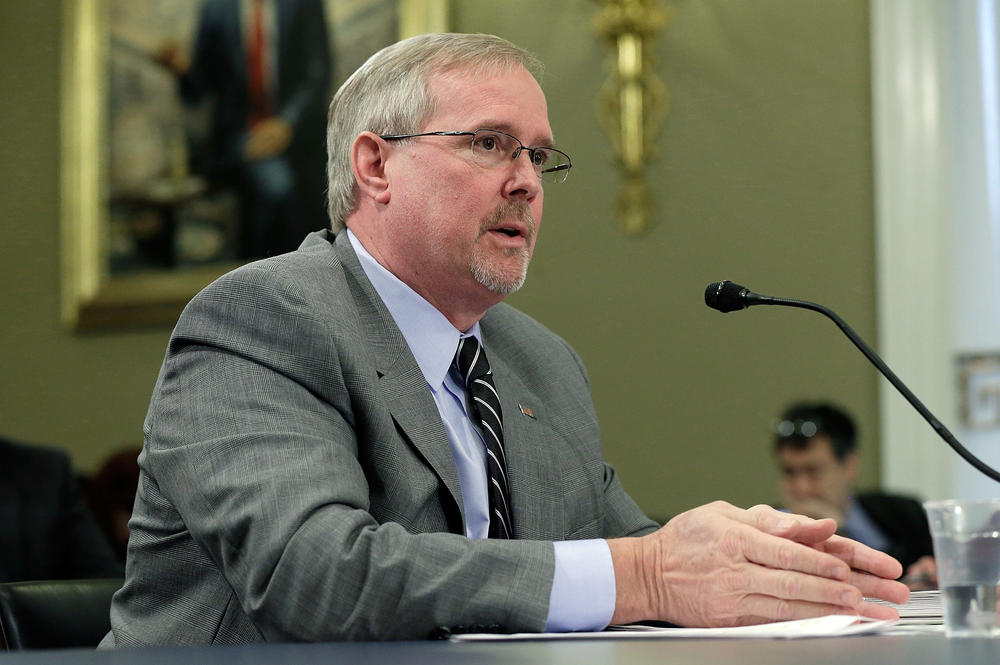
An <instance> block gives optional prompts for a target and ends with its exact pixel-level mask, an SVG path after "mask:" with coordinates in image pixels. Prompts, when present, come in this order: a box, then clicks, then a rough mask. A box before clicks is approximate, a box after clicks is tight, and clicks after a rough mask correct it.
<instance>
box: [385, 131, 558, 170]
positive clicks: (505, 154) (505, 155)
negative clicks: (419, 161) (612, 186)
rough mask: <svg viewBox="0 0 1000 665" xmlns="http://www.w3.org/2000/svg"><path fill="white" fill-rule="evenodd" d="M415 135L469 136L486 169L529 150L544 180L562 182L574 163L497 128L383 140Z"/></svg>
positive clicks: (389, 136)
mask: <svg viewBox="0 0 1000 665" xmlns="http://www.w3.org/2000/svg"><path fill="white" fill-rule="evenodd" d="M417 136H471V137H472V140H471V142H470V144H469V147H470V149H471V150H472V158H473V160H474V161H475V162H476V163H477V164H479V165H481V166H485V167H487V168H493V167H497V166H503V165H504V164H507V163H509V161H512V160H515V159H517V158H518V157H519V156H520V155H521V153H522V152H527V153H528V159H530V160H531V166H532V167H533V168H534V169H535V173H537V174H538V177H539V178H541V179H543V180H545V181H547V182H565V181H566V178H567V177H568V176H569V170H570V169H571V168H573V162H571V161H570V158H569V155H567V154H566V153H565V152H563V151H562V150H556V149H555V148H543V147H538V148H536V147H531V146H526V145H524V144H523V143H521V141H520V140H519V139H518V138H517V137H515V136H511V135H510V134H507V133H506V132H501V131H499V130H496V129H477V130H476V131H474V132H460V131H454V132H424V133H422V134H383V135H381V136H380V138H382V139H384V140H386V141H399V140H401V139H412V138H415V137H417Z"/></svg>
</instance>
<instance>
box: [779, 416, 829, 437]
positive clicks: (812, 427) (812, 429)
mask: <svg viewBox="0 0 1000 665" xmlns="http://www.w3.org/2000/svg"><path fill="white" fill-rule="evenodd" d="M822 425H823V423H817V422H814V421H812V420H782V421H781V422H779V423H778V424H777V426H775V428H774V430H775V433H776V434H777V435H778V436H780V437H781V438H783V439H791V438H801V439H811V438H812V437H814V436H816V433H817V432H819V430H820V427H822Z"/></svg>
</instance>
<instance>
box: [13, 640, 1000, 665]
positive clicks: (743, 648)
mask: <svg viewBox="0 0 1000 665" xmlns="http://www.w3.org/2000/svg"><path fill="white" fill-rule="evenodd" d="M0 661H2V662H3V664H4V665H29V664H34V663H52V664H53V665H92V664H93V665H197V664H201V663H238V665H265V664H267V665H270V664H272V663H280V664H281V665H286V664H287V665H313V664H315V665H331V664H333V663H336V664H337V665H350V664H352V663H358V664H364V665H448V664H449V663H476V665H491V664H494V663H495V664H498V665H499V664H501V663H503V664H505V665H508V664H509V665H519V664H525V665H529V664H530V665H536V664H537V665H543V664H544V665H588V664H590V663H594V664H606V663H628V664H629V665H642V664H643V663H650V664H652V663H656V664H657V665H659V664H661V663H670V664H671V665H688V664H690V665H716V664H718V665H733V664H734V663H735V664H736V665H786V664H787V665H807V664H815V665H825V664H827V663H829V664H830V665H833V664H836V665H842V664H843V663H851V664H852V665H864V664H866V663H871V664H873V665H921V664H924V663H926V664H927V665H942V664H943V663H956V664H960V665H979V664H983V665H985V664H987V663H989V664H991V665H996V663H1000V639H992V640H991V639H947V638H945V637H944V635H943V634H942V635H872V636H858V637H839V638H813V639H800V640H773V639H714V640H702V639H698V640H695V639H690V640H688V639H684V640H680V639H665V640H602V641H584V640H580V641H558V642H557V641H553V642H507V643H448V642H356V643H350V642H344V643H329V644H255V645H247V646H239V647H177V648H161V649H121V650H116V651H93V650H89V649H88V650H77V649H72V650H65V651H24V652H16V653H5V654H3V655H2V656H0Z"/></svg>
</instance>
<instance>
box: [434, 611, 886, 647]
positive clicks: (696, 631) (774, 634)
mask: <svg viewBox="0 0 1000 665" xmlns="http://www.w3.org/2000/svg"><path fill="white" fill-rule="evenodd" d="M895 623H896V622H895V621H878V620H874V619H866V618H864V617H856V616H848V615H844V614H833V615H830V616H825V617H815V618H812V619H799V620H797V621H780V622H777V623H765V624H760V625H756V626H737V627H736V628H659V627H653V626H642V625H628V626H610V627H608V629H607V630H603V631H600V632H594V633H514V634H512V635H503V634H493V633H472V634H467V635H452V636H451V638H450V639H451V640H452V641H455V642H494V641H541V640H622V639H626V640H627V639H647V640H648V639H654V640H655V639H660V640H662V639H677V638H699V639H706V638H710V639H715V638H734V637H735V638H772V639H774V638H777V639H798V638H803V637H837V636H840V635H862V634H866V633H877V632H881V631H883V630H885V629H886V628H889V627H890V626H892V625H893V624H895Z"/></svg>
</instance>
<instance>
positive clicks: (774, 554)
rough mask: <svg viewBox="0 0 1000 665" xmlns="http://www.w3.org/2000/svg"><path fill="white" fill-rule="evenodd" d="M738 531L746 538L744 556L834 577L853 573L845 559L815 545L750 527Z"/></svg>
mask: <svg viewBox="0 0 1000 665" xmlns="http://www.w3.org/2000/svg"><path fill="white" fill-rule="evenodd" d="M738 533H739V535H740V537H742V538H743V542H742V543H741V544H740V545H741V546H742V552H743V556H745V557H746V559H747V560H749V561H751V562H753V563H756V564H760V565H761V566H766V567H768V568H776V569H778V570H789V571H798V572H800V573H808V574H809V575H817V576H819V577H826V578H830V579H833V580H846V579H847V578H848V577H849V575H850V566H849V565H847V564H846V563H845V562H844V561H843V560H841V559H840V558H838V557H835V556H831V555H829V554H827V553H825V552H823V551H821V550H818V549H816V548H813V547H809V546H808V545H803V544H802V543H798V542H795V541H794V540H789V539H787V538H781V537H776V536H772V535H770V534H768V533H761V532H760V531H758V530H757V529H755V528H753V527H750V526H747V527H744V528H743V529H740V530H739V532H738Z"/></svg>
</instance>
